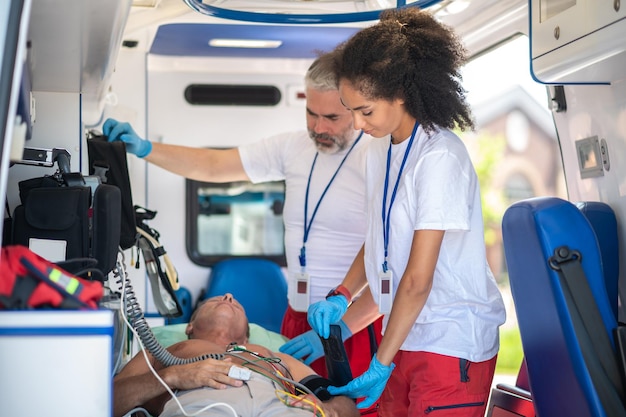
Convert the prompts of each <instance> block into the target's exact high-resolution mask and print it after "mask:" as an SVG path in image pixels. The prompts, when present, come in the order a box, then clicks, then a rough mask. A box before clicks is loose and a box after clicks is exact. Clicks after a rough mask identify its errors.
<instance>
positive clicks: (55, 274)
mask: <svg viewBox="0 0 626 417" xmlns="http://www.w3.org/2000/svg"><path fill="white" fill-rule="evenodd" d="M62 276H63V274H61V271H59V270H58V269H54V268H52V270H51V271H50V273H49V274H48V277H49V278H50V280H51V281H54V282H59V280H60V279H61V277H62Z"/></svg>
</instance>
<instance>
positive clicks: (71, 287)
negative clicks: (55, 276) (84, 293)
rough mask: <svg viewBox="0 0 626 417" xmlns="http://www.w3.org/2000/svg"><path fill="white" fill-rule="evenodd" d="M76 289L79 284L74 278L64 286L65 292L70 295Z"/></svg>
mask: <svg viewBox="0 0 626 417" xmlns="http://www.w3.org/2000/svg"><path fill="white" fill-rule="evenodd" d="M78 287H80V282H78V280H77V279H76V278H70V282H68V283H67V285H66V286H65V290H66V291H67V292H69V293H70V294H74V293H75V292H76V290H77V289H78Z"/></svg>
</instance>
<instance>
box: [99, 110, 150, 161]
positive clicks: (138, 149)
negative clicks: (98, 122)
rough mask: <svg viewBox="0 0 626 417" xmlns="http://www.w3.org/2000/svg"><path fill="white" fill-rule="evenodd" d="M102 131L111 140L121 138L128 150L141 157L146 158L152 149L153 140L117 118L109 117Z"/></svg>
mask: <svg viewBox="0 0 626 417" xmlns="http://www.w3.org/2000/svg"><path fill="white" fill-rule="evenodd" d="M102 133H103V134H104V136H107V137H108V138H109V142H113V141H115V140H121V141H122V142H124V143H125V144H126V150H127V151H128V152H130V153H132V154H135V155H137V156H138V157H139V158H144V157H146V156H148V154H149V153H150V152H151V151H152V142H150V141H149V140H145V139H142V138H140V137H139V136H138V135H137V134H136V133H135V131H134V130H133V128H132V126H131V125H130V124H128V123H120V122H118V121H117V120H115V119H107V120H106V121H105V122H104V125H102Z"/></svg>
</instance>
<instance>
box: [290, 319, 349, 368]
mask: <svg viewBox="0 0 626 417" xmlns="http://www.w3.org/2000/svg"><path fill="white" fill-rule="evenodd" d="M338 324H339V327H341V339H342V340H343V341H344V342H345V341H346V340H347V339H348V338H349V337H350V336H352V332H351V331H350V329H349V328H348V326H347V325H346V323H345V322H344V321H343V320H341V321H339V323H338ZM278 350H279V351H281V352H282V353H286V354H288V355H291V356H293V357H294V358H296V359H300V360H302V361H303V362H304V363H305V364H307V365H310V364H312V363H313V361H315V360H317V359H319V358H321V357H322V356H324V346H323V345H322V341H321V340H320V337H319V336H318V335H317V333H315V331H314V330H309V331H308V332H305V333H302V334H301V335H299V336H296V337H294V338H293V339H291V340H289V341H288V342H286V343H285V344H284V345H282V346H281V347H279V348H278Z"/></svg>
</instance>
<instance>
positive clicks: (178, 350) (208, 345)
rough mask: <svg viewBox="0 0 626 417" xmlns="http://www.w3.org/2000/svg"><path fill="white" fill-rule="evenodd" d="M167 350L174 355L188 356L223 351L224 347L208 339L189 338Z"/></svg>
mask: <svg viewBox="0 0 626 417" xmlns="http://www.w3.org/2000/svg"><path fill="white" fill-rule="evenodd" d="M167 350H169V351H170V353H172V354H173V355H174V356H177V357H180V358H190V357H193V356H198V355H203V354H206V353H223V352H224V347H222V346H219V345H217V344H216V343H213V342H210V341H208V340H201V339H189V340H183V341H182V342H178V343H175V344H173V345H172V346H170V347H169V348H168V349H167Z"/></svg>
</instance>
